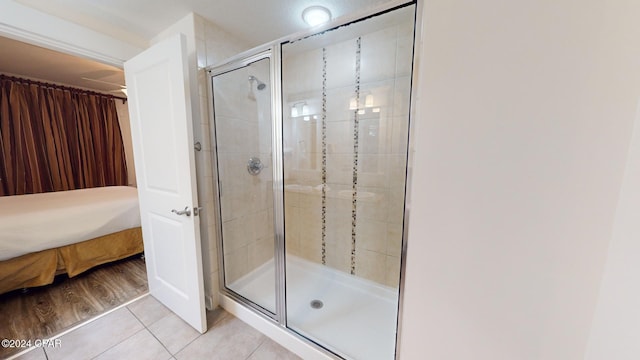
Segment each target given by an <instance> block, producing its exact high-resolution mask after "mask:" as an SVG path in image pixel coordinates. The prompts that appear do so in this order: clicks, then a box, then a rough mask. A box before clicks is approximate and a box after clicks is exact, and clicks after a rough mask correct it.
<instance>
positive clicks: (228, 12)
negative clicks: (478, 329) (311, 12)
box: [0, 0, 389, 95]
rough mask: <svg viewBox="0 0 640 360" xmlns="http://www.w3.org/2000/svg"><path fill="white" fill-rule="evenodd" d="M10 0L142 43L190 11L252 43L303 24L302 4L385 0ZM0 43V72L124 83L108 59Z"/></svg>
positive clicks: (344, 11) (106, 88)
mask: <svg viewBox="0 0 640 360" xmlns="http://www.w3.org/2000/svg"><path fill="white" fill-rule="evenodd" d="M14 1H16V2H18V3H20V4H22V5H25V6H28V7H31V8H34V9H36V10H38V11H42V12H45V13H48V14H50V15H53V16H56V17H59V18H62V19H65V20H67V21H71V22H74V23H76V24H79V25H82V26H84V27H86V28H89V29H92V30H95V31H98V32H101V33H104V34H107V35H109V36H112V37H114V38H117V39H119V40H122V41H125V42H128V43H130V44H132V45H136V46H138V47H140V48H146V47H147V46H148V45H149V42H150V40H151V39H152V38H153V37H155V36H156V35H157V34H158V33H160V32H161V31H162V30H164V29H166V28H167V27H168V26H170V25H172V24H173V23H175V22H176V21H178V20H180V19H181V18H183V17H184V16H186V15H187V14H189V13H191V12H194V13H197V14H199V15H201V16H203V17H204V18H206V19H207V20H209V21H211V22H213V23H215V24H217V25H218V26H220V27H221V28H222V29H224V30H226V31H227V32H229V33H231V34H233V35H234V36H236V37H238V38H239V39H241V40H244V41H246V43H247V44H248V45H250V46H251V47H253V46H257V45H260V44H263V43H266V42H269V41H272V40H275V39H278V38H281V37H283V36H286V35H288V34H293V33H296V32H299V31H302V30H304V29H305V28H307V25H306V24H305V23H304V22H303V21H302V10H304V9H305V8H306V7H308V6H311V5H322V6H325V7H326V8H328V9H329V10H330V11H331V13H332V17H333V18H337V17H341V16H344V15H348V14H352V13H355V12H359V11H364V10H365V9H367V8H371V7H375V6H379V5H381V4H384V3H386V2H388V1H389V0H348V1H347V0H135V1H132V0H108V1H106V0H47V1H42V0H14ZM0 49H2V51H0V72H2V73H9V74H14V75H21V76H25V77H30V78H36V79H41V80H47V81H52V82H57V83H61V84H67V85H71V86H76V87H81V88H87V89H92V90H97V91H103V92H117V91H118V90H119V89H120V86H119V85H124V74H123V72H122V70H121V69H118V68H115V67H112V66H109V65H105V64H101V63H97V62H94V61H91V60H87V59H81V58H78V57H74V56H71V55H67V54H63V53H59V52H56V51H52V50H49V49H44V48H41V47H38V46H33V45H28V44H24V43H21V42H18V41H14V40H11V39H7V38H2V37H0ZM87 79H92V80H87ZM118 95H121V94H118Z"/></svg>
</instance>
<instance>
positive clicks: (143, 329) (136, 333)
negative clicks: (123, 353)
mask: <svg viewBox="0 0 640 360" xmlns="http://www.w3.org/2000/svg"><path fill="white" fill-rule="evenodd" d="M127 310H129V308H127ZM129 312H131V310H129ZM134 316H135V315H134ZM136 320H138V321H140V320H139V319H138V318H136ZM142 326H144V324H142ZM145 330H147V329H146V328H142V329H140V330H138V331H136V332H135V333H133V335H131V336H129V337H128V338H126V339H124V340H122V341H120V342H119V343H117V344H113V346H111V347H110V348H108V349H105V350H104V351H103V352H101V353H99V354H98V355H96V356H94V357H92V358H91V359H95V358H97V357H99V356H100V355H102V354H104V353H106V352H107V351H109V350H111V349H113V348H114V347H116V346H118V345H120V344H122V343H123V342H125V341H127V340H129V339H131V338H132V337H134V336H136V335H138V333H140V332H142V331H145Z"/></svg>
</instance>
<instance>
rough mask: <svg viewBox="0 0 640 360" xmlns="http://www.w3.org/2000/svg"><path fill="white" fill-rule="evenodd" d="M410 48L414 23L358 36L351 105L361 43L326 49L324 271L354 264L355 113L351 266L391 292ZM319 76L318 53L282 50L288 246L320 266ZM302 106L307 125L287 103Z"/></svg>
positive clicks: (398, 242) (396, 267)
mask: <svg viewBox="0 0 640 360" xmlns="http://www.w3.org/2000/svg"><path fill="white" fill-rule="evenodd" d="M320 36H324V35H320ZM412 50H413V25H412V24H407V25H406V26H405V25H402V26H394V27H390V28H386V29H383V30H380V31H376V32H373V33H369V34H366V35H362V37H361V48H360V104H358V106H357V107H356V106H355V105H356V104H354V101H355V96H356V95H355V94H356V92H355V85H356V80H355V79H356V65H355V64H356V51H357V38H353V39H349V40H347V41H341V42H338V43H334V44H331V45H328V46H325V51H326V52H325V59H326V67H325V69H326V85H325V89H326V139H325V141H326V181H327V190H326V203H325V254H326V255H325V261H326V265H327V266H331V267H333V268H336V269H338V270H341V271H344V272H350V271H351V267H352V263H351V260H352V259H351V247H352V182H353V167H354V160H355V159H354V129H353V127H354V121H353V118H354V112H355V111H357V110H356V109H360V110H361V114H359V115H358V116H359V128H358V131H357V133H358V134H357V136H358V163H357V166H356V168H357V173H358V185H357V194H358V196H357V211H356V227H355V234H356V235H355V238H356V239H355V240H356V242H355V243H356V249H355V250H356V251H355V259H354V260H355V264H353V265H355V275H357V276H361V277H364V278H366V279H369V280H373V281H375V282H378V283H380V284H385V285H388V286H394V287H395V286H398V280H399V273H400V255H401V249H402V226H403V216H404V191H405V175H406V170H405V166H406V156H407V138H408V121H409V105H410V103H409V97H410V88H411V64H412V56H413V51H412ZM322 74H323V50H322V48H315V49H311V50H305V51H291V52H290V53H288V52H287V50H286V46H285V48H284V49H283V102H284V105H285V107H284V109H283V113H284V141H285V143H284V149H285V155H284V165H285V184H286V185H285V226H286V229H285V231H286V232H285V234H286V235H285V236H286V247H287V251H288V253H291V254H294V255H298V256H301V257H304V258H306V259H308V260H311V261H314V262H317V263H321V261H322V200H321V184H322V136H321V134H322V128H321V127H322V124H321V113H322V111H321V109H322V105H321V103H322V100H321V99H322V81H323V78H322ZM367 98H368V99H369V103H367V102H366V100H367ZM300 102H304V103H306V104H307V106H308V109H309V112H310V113H311V116H310V118H309V119H308V121H305V119H304V118H303V117H292V116H291V111H290V109H291V107H292V106H294V105H295V104H296V103H298V104H299V103H300ZM298 107H300V106H298ZM313 115H316V116H315V117H317V119H316V118H314V116H313Z"/></svg>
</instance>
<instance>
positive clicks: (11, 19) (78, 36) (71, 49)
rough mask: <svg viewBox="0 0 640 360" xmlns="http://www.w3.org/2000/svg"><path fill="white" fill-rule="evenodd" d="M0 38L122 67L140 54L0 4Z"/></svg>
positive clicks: (4, 1) (31, 11) (75, 27)
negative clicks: (3, 37)
mask: <svg viewBox="0 0 640 360" xmlns="http://www.w3.org/2000/svg"><path fill="white" fill-rule="evenodd" d="M0 35H1V36H6V37H9V38H12V39H16V40H20V41H24V42H28V43H30V44H34V45H39V46H42V47H45V48H48V49H53V50H58V51H61V52H64V53H67V54H72V55H77V56H81V57H85V58H89V59H92V60H96V61H100V62H102V63H105V64H109V65H114V66H117V67H120V68H122V64H123V63H124V61H125V60H128V59H130V58H132V57H133V56H135V55H136V54H138V53H139V52H140V51H142V49H141V48H139V47H138V46H137V45H134V44H132V43H128V42H125V41H122V40H119V39H115V38H113V37H110V36H108V35H105V34H102V33H98V32H96V31H93V30H90V29H87V28H85V27H83V26H80V25H77V24H74V23H72V22H69V21H66V20H62V19H60V18H57V17H55V16H51V15H48V14H45V13H43V12H40V11H37V10H34V9H32V8H29V7H27V6H24V5H22V4H19V3H17V2H15V1H13V0H2V1H1V2H0Z"/></svg>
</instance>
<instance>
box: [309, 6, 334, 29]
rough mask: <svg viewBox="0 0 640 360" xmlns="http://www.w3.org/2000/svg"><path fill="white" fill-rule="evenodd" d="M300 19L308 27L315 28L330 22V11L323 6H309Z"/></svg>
mask: <svg viewBox="0 0 640 360" xmlns="http://www.w3.org/2000/svg"><path fill="white" fill-rule="evenodd" d="M302 19H303V20H304V22H306V23H307V24H309V26H317V25H320V24H324V23H326V22H327V21H329V20H331V11H329V9H327V8H326V7H324V6H309V7H308V8H306V9H304V11H303V12H302Z"/></svg>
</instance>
